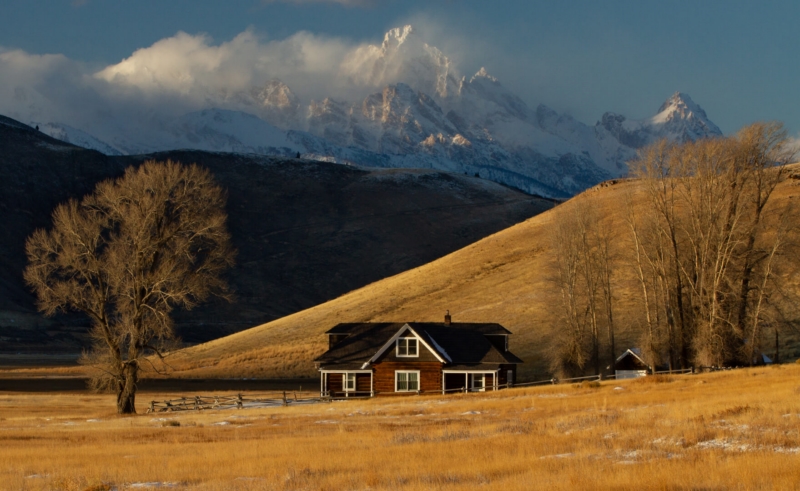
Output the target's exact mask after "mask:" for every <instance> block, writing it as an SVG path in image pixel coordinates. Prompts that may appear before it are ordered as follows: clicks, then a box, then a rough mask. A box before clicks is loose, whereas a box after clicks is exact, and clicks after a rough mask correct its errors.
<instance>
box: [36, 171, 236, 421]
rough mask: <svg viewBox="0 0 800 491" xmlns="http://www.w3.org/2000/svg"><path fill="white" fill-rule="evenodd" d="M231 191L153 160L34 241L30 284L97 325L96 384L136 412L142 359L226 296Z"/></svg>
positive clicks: (105, 186) (65, 214) (60, 215)
mask: <svg viewBox="0 0 800 491" xmlns="http://www.w3.org/2000/svg"><path fill="white" fill-rule="evenodd" d="M225 200H226V195H225V192H224V191H223V190H222V188H220V187H219V186H218V185H217V184H216V183H215V182H214V179H213V178H212V176H211V173H210V172H209V171H207V170H205V169H203V168H200V167H198V166H196V165H190V166H184V165H181V164H178V163H173V162H169V161H168V162H165V163H157V162H153V161H150V162H145V163H144V164H142V165H141V166H139V167H136V168H134V167H131V168H128V169H127V170H126V172H125V174H124V176H122V177H120V178H118V179H115V180H109V181H105V182H102V183H100V184H98V185H97V187H96V188H95V191H94V193H92V194H90V195H88V196H85V197H84V198H83V199H82V200H80V201H77V200H71V201H69V202H67V203H64V204H61V205H59V206H58V207H57V208H56V209H55V211H54V212H53V226H52V228H51V229H49V230H41V229H40V230H36V231H35V232H34V233H33V235H31V236H30V237H29V238H28V241H27V244H26V252H27V256H28V261H29V264H28V267H27V268H26V269H25V281H26V282H27V284H28V285H29V286H30V287H31V288H32V289H33V291H34V292H35V294H36V296H37V298H38V307H39V309H40V310H41V311H42V312H44V313H45V314H46V315H53V314H55V313H56V312H59V311H80V312H83V313H85V314H86V315H87V316H88V317H89V318H90V320H91V331H90V332H91V336H92V339H93V347H92V351H91V352H89V353H87V354H86V355H85V356H84V362H85V363H87V364H91V365H92V366H93V367H94V368H96V369H97V370H94V371H93V378H92V384H93V385H94V387H95V388H98V389H107V390H113V391H115V392H116V394H117V411H118V412H119V413H135V412H136V408H135V397H136V387H137V383H138V381H139V375H140V370H141V369H142V363H143V362H144V361H143V360H146V359H148V358H147V356H148V355H153V354H155V355H157V356H158V357H161V354H162V349H163V346H165V343H167V342H169V341H170V340H171V339H173V338H174V330H173V323H172V320H171V317H170V313H171V312H172V310H173V309H175V308H186V309H191V308H192V307H194V306H196V305H197V304H198V303H200V302H202V301H204V300H206V299H207V298H208V297H209V296H211V295H221V296H227V293H226V292H227V286H226V283H225V281H224V280H223V278H222V276H221V274H222V272H223V271H224V270H225V269H226V268H228V267H230V266H231V265H232V264H233V258H234V251H233V250H232V248H231V246H230V237H229V234H228V232H227V228H226V224H225V222H226V219H227V216H226V214H225Z"/></svg>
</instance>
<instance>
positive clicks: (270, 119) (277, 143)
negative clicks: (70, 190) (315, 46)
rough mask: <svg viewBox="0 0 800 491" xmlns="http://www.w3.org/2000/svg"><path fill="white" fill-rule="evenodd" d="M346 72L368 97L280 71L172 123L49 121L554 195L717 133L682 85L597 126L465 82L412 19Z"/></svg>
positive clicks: (489, 81)
mask: <svg viewBox="0 0 800 491" xmlns="http://www.w3.org/2000/svg"><path fill="white" fill-rule="evenodd" d="M341 73H342V75H344V76H345V77H346V78H347V79H348V80H349V81H350V82H351V83H352V84H353V85H354V86H358V87H362V88H364V89H365V90H370V91H372V93H371V94H370V95H367V96H366V97H364V98H363V99H361V100H354V101H353V100H350V101H348V100H338V99H332V98H330V97H328V98H323V99H322V100H312V101H309V102H301V100H302V99H301V98H300V97H299V96H298V95H296V94H295V93H294V92H292V90H291V89H290V88H289V87H288V86H287V85H286V84H284V83H283V82H281V81H280V80H276V79H273V80H269V81H268V82H266V83H265V84H264V85H263V86H260V87H254V88H252V89H250V90H244V91H230V92H226V91H217V92H215V93H213V94H212V93H209V94H208V96H207V97H206V103H207V108H206V109H203V110H200V111H196V112H192V113H189V114H186V115H184V116H182V117H179V118H177V119H171V120H165V119H146V120H145V124H139V125H138V126H136V123H133V122H130V121H104V122H103V124H102V125H99V126H97V127H96V128H85V129H84V130H85V131H84V132H82V131H81V130H77V129H75V128H71V127H69V126H67V125H60V124H52V125H50V126H48V128H52V129H48V131H51V132H52V133H50V134H52V135H53V136H56V134H59V135H62V136H56V137H57V138H62V139H65V140H66V139H67V138H68V139H69V140H67V141H70V142H73V143H76V144H79V145H82V146H89V147H91V148H95V149H97V150H100V151H103V152H106V153H113V152H120V153H145V152H152V151H158V150H168V149H177V148H191V149H201V150H209V151H221V152H241V153H260V154H280V155H293V154H295V153H296V152H300V153H302V154H303V156H304V157H307V158H316V159H320V160H327V161H331V162H339V163H346V164H356V165H362V166H368V167H384V168H392V167H415V168H431V169H440V170H447V171H452V172H458V173H465V174H468V175H470V176H473V175H478V176H480V177H484V178H486V179H490V180H493V181H496V182H498V183H501V184H505V185H509V186H512V187H516V188H518V189H521V190H524V191H527V192H530V193H535V194H540V195H544V196H552V197H566V196H570V195H572V194H574V193H577V192H580V191H581V190H583V189H586V188H588V187H590V186H592V185H594V184H596V183H598V182H600V181H602V180H605V179H609V178H612V177H617V176H620V175H623V174H625V173H626V172H627V166H626V162H627V161H628V160H629V159H631V158H633V157H635V155H636V150H637V149H638V148H641V147H642V146H644V145H647V144H649V143H651V142H653V141H655V140H657V139H659V138H668V139H670V140H674V141H680V142H683V141H687V140H694V139H698V138H704V137H714V136H719V135H721V132H720V130H719V128H717V126H716V125H714V123H712V122H711V121H710V120H709V119H708V117H707V115H706V113H705V112H704V111H703V109H702V108H700V106H699V105H697V104H695V103H694V102H693V101H692V100H691V98H690V97H689V96H688V95H686V94H682V93H675V94H674V95H673V96H672V97H670V98H669V99H668V100H667V101H666V102H665V103H664V104H663V105H662V106H661V108H660V109H659V110H658V113H657V114H656V115H655V116H653V117H651V118H647V119H642V120H629V119H627V118H625V116H622V115H619V114H615V113H610V112H609V113H605V114H604V115H603V116H602V118H601V120H600V121H599V122H597V123H596V124H595V125H594V126H590V125H586V124H584V123H582V122H580V121H577V120H575V119H574V118H572V117H571V116H569V115H566V114H558V113H557V112H556V111H554V110H552V109H550V108H548V107H547V106H544V105H539V106H537V107H536V109H535V110H532V109H531V108H530V107H528V105H527V104H526V103H525V102H524V101H523V100H522V99H520V98H519V97H517V96H516V95H515V94H513V93H512V92H511V91H509V90H508V89H506V88H505V87H504V86H503V85H502V83H501V82H500V81H499V80H497V79H496V78H495V77H493V76H491V75H490V74H489V73H488V72H487V71H486V70H485V69H484V68H481V69H480V70H479V71H478V72H477V73H476V74H475V75H473V76H472V77H470V78H469V79H467V77H464V76H461V75H460V74H459V73H458V71H457V69H456V67H455V66H454V65H453V63H452V62H451V61H450V60H449V59H448V58H447V57H446V56H445V55H444V54H443V53H442V52H441V51H440V50H439V49H437V48H435V47H433V46H430V45H428V44H427V43H425V42H424V41H423V40H422V39H421V37H420V36H419V34H418V33H417V31H416V30H414V29H413V28H412V27H411V26H405V27H403V28H397V29H392V30H390V31H389V32H388V33H386V35H385V37H384V40H383V43H382V44H381V45H380V46H375V45H372V46H362V47H360V48H358V49H356V50H354V52H352V53H351V54H350V56H349V57H348V58H347V59H346V60H345V62H344V63H343V64H342V66H341ZM59 132H60V133H59ZM90 133H91V134H90ZM92 135H96V136H97V138H94V137H92ZM104 142H108V143H104Z"/></svg>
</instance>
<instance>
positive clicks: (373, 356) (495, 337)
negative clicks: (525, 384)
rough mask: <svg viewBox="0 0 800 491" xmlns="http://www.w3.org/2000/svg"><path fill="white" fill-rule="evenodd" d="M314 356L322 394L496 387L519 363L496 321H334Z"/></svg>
mask: <svg viewBox="0 0 800 491" xmlns="http://www.w3.org/2000/svg"><path fill="white" fill-rule="evenodd" d="M326 334H327V335H328V343H329V349H328V351H326V352H325V353H323V354H322V355H321V356H320V357H319V358H317V359H316V360H314V362H315V363H316V365H317V367H318V369H319V372H320V393H321V395H322V396H323V397H326V396H328V397H356V396H361V397H371V396H374V395H378V394H382V395H385V394H416V393H419V392H441V393H442V394H444V393H446V392H452V391H462V390H463V391H485V390H497V389H498V388H500V387H502V386H506V385H507V384H509V383H514V380H515V377H516V373H517V365H518V364H520V363H522V360H520V359H519V358H518V357H516V356H515V355H514V354H513V353H511V352H510V351H509V350H508V337H509V336H510V335H511V332H510V331H509V330H508V329H506V328H505V327H503V326H501V325H500V324H491V323H467V322H459V323H456V322H451V321H450V315H449V313H448V315H446V316H445V322H443V323H434V322H378V323H370V322H366V323H347V324H338V325H337V326H335V327H333V328H332V329H330V330H329V331H328V332H327V333H326Z"/></svg>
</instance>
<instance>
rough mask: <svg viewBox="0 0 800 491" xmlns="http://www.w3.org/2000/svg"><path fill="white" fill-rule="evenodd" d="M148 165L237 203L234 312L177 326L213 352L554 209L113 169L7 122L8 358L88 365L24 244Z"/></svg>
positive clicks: (2, 265)
mask: <svg viewBox="0 0 800 491" xmlns="http://www.w3.org/2000/svg"><path fill="white" fill-rule="evenodd" d="M147 159H157V160H166V159H172V160H175V161H179V162H184V163H192V162H196V163H198V164H200V165H202V166H205V167H207V168H208V169H210V170H211V172H212V173H213V174H214V176H215V179H217V181H218V182H219V183H220V184H221V185H222V186H223V187H224V188H225V189H226V190H227V192H228V205H227V211H228V215H229V218H228V226H229V229H230V232H231V235H232V241H233V245H234V247H235V248H236V249H237V250H238V256H237V263H236V266H235V267H234V268H233V269H232V270H231V271H230V272H229V275H228V278H229V282H230V284H231V286H232V288H233V290H234V292H235V295H236V302H235V303H232V304H223V303H211V304H209V305H205V306H202V307H200V308H198V309H196V310H194V311H192V312H188V313H179V314H178V315H177V316H176V320H177V327H178V332H179V334H180V335H181V336H182V337H183V339H184V341H187V342H190V343H196V342H202V341H208V340H210V339H215V338H218V337H220V336H223V335H227V334H230V333H233V332H236V331H238V330H241V329H244V328H247V327H251V326H253V325H257V324H261V323H264V322H268V321H270V320H273V319H276V318H280V317H283V316H286V315H289V314H292V313H294V312H298V311H301V310H303V309H306V308H309V307H312V306H314V305H317V304H320V303H323V302H325V301H327V300H331V299H333V298H336V297H338V296H340V295H342V294H344V293H346V292H348V291H351V290H353V289H355V288H359V287H361V286H364V285H366V284H369V283H371V282H374V281H377V280H379V279H381V278H385V277H388V276H391V275H394V274H397V273H399V272H402V271H405V270H408V269H411V268H414V267H416V266H420V265H422V264H425V263H428V262H430V261H432V260H434V259H436V258H438V257H441V256H443V255H445V254H448V253H450V252H452V251H455V250H457V249H459V248H461V247H464V246H466V245H468V244H470V243H472V242H474V241H476V240H479V239H481V238H483V237H485V236H487V235H490V234H492V233H494V232H497V231H499V230H502V229H504V228H506V227H509V226H511V225H513V224H515V223H519V222H521V221H523V220H525V219H526V218H529V217H531V216H534V215H536V214H537V213H540V212H541V211H543V210H546V209H549V208H550V207H551V206H552V202H551V201H548V200H544V199H539V198H535V197H532V196H530V195H526V194H524V193H520V192H518V191H514V190H511V189H509V188H506V187H503V186H501V185H498V184H495V183H493V182H489V181H485V180H482V179H478V178H475V177H471V176H464V175H460V174H452V173H447V172H441V171H434V170H414V169H411V170H408V169H402V170H401V169H363V168H358V167H353V166H346V165H338V164H333V163H326V162H318V161H312V160H306V159H293V158H275V157H265V156H260V155H242V154H229V153H215V152H201V151H171V152H164V153H159V154H150V155H138V156H106V155H103V154H101V153H99V152H97V151H92V150H86V149H83V148H80V147H76V146H74V145H71V144H68V143H65V142H62V141H59V140H56V139H53V138H51V137H48V136H46V135H45V134H43V133H42V132H38V131H36V130H34V129H33V128H30V127H28V126H26V125H23V124H21V123H19V122H17V121H14V120H12V119H9V118H3V117H0V223H2V224H3V233H2V234H0V352H14V353H16V352H20V351H29V352H30V351H35V352H46V353H51V352H55V351H60V352H73V353H76V352H80V350H81V348H82V347H85V346H86V342H85V339H84V333H85V329H86V328H85V326H86V319H85V318H83V317H82V316H59V317H56V318H54V319H46V318H44V317H42V316H41V315H39V314H38V313H37V312H36V310H35V306H34V299H33V297H32V295H31V294H30V292H29V291H28V290H27V289H26V287H25V285H24V283H23V281H22V270H23V268H24V267H25V263H26V259H25V256H24V246H25V239H26V237H28V236H29V235H30V234H31V233H32V232H33V231H34V230H35V229H36V228H38V227H46V226H48V225H49V222H50V214H51V212H52V210H53V208H54V207H55V206H56V205H57V204H58V203H60V202H63V201H65V200H67V199H70V198H80V197H81V196H83V195H85V194H86V193H89V192H91V190H92V188H93V187H94V186H95V184H96V183H98V182H99V181H101V180H103V179H107V178H110V177H115V176H118V175H121V173H122V172H123V170H124V169H125V167H127V166H129V165H135V164H138V163H140V162H142V161H144V160H147Z"/></svg>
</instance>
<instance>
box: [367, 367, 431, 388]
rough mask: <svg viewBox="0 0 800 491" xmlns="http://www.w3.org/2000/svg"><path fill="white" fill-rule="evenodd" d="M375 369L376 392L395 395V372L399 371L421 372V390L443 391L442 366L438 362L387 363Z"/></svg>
mask: <svg viewBox="0 0 800 491" xmlns="http://www.w3.org/2000/svg"><path fill="white" fill-rule="evenodd" d="M374 367H375V391H376V392H378V393H394V372H395V371H397V370H400V371H419V378H420V390H423V391H432V390H439V391H440V390H442V364H441V363H440V362H438V361H434V362H419V361H402V362H399V361H398V362H393V361H385V362H382V363H376V364H375V365H374ZM412 394H413V392H412Z"/></svg>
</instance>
